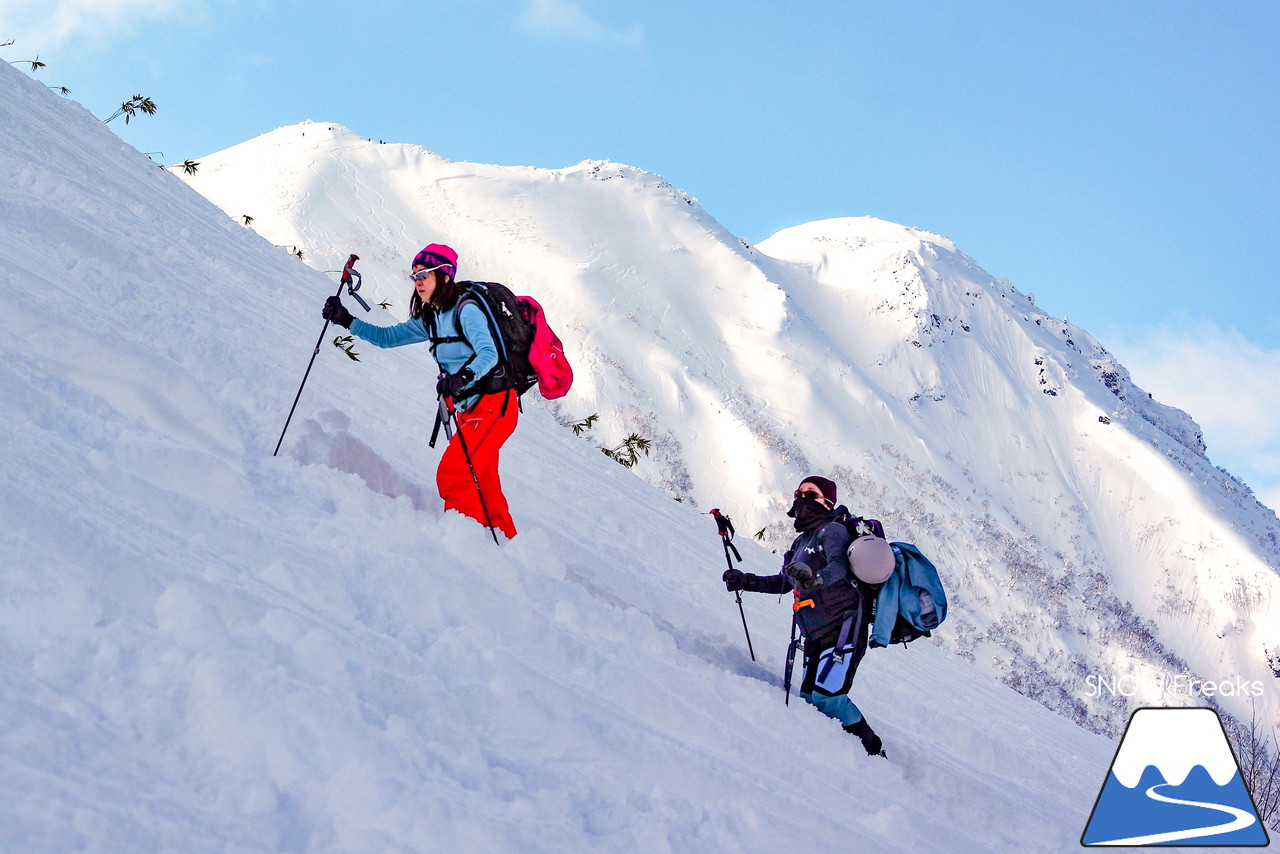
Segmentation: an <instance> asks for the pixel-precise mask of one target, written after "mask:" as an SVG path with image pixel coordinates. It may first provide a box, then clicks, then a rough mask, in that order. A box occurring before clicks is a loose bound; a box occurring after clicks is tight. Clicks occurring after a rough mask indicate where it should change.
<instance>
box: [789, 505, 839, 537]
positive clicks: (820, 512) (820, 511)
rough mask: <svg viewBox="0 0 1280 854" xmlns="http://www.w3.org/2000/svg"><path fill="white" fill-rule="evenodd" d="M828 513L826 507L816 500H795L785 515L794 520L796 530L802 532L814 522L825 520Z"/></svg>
mask: <svg viewBox="0 0 1280 854" xmlns="http://www.w3.org/2000/svg"><path fill="white" fill-rule="evenodd" d="M830 512H831V511H830V510H828V509H827V508H826V505H824V504H823V503H822V502H820V501H819V500H818V499H816V498H797V499H796V500H795V503H794V504H792V505H791V510H790V511H789V512H788V513H787V515H788V516H792V517H794V518H795V520H796V530H797V531H803V530H805V529H806V528H808V527H810V526H811V525H813V523H814V522H817V521H820V520H822V519H825V518H826V517H827V514H829V513H830Z"/></svg>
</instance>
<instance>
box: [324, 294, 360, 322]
mask: <svg viewBox="0 0 1280 854" xmlns="http://www.w3.org/2000/svg"><path fill="white" fill-rule="evenodd" d="M320 316H321V317H323V318H324V319H325V320H328V321H330V322H331V323H336V324H338V325H339V326H341V327H343V328H344V329H350V328H351V321H352V320H353V319H354V318H352V317H351V312H349V311H347V307H346V306H344V305H343V304H342V300H340V299H338V298H337V297H336V296H334V297H329V298H328V299H327V300H325V301H324V310H323V311H321V312H320Z"/></svg>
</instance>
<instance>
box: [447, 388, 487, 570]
mask: <svg viewBox="0 0 1280 854" xmlns="http://www.w3.org/2000/svg"><path fill="white" fill-rule="evenodd" d="M441 400H442V401H443V403H444V406H445V408H446V409H447V410H448V412H449V415H450V416H452V417H453V424H454V435H455V436H457V437H458V446H459V447H461V448H462V456H463V457H464V458H465V459H466V461H467V468H469V469H471V482H472V483H474V484H475V485H476V495H477V496H479V498H480V509H481V510H483V511H484V523H485V525H486V526H487V527H488V528H489V533H490V534H492V535H493V542H494V545H502V544H501V543H499V542H498V532H497V531H496V530H494V527H493V517H492V516H490V515H489V505H488V504H486V503H485V500H484V490H483V489H481V488H480V478H478V477H476V467H475V466H474V465H472V463H471V452H470V451H468V450H467V440H466V439H464V438H463V436H462V421H461V420H460V419H459V418H458V410H457V409H455V408H454V406H453V398H451V397H448V396H445V397H442V398H441Z"/></svg>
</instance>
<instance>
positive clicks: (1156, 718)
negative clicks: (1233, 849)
mask: <svg viewBox="0 0 1280 854" xmlns="http://www.w3.org/2000/svg"><path fill="white" fill-rule="evenodd" d="M1269 843H1270V839H1269V837H1268V836H1267V830H1266V828H1265V827H1264V826H1263V824H1262V821H1261V820H1260V819H1259V818H1258V808H1257V806H1256V805H1255V804H1254V802H1253V796H1252V795H1251V794H1250V793H1249V789H1248V787H1247V786H1246V785H1245V783H1244V779H1243V777H1242V776H1241V774H1240V764H1239V763H1238V762H1237V761H1236V757H1235V754H1234V753H1233V752H1232V750H1231V744H1230V743H1229V742H1228V741H1227V734H1226V732H1225V731H1224V730H1223V728H1222V720H1221V719H1220V718H1219V717H1218V713H1217V712H1216V711H1214V710H1213V709H1163V708H1160V709H1157V708H1147V709H1138V710H1137V711H1136V712H1134V713H1133V717H1131V718H1129V725H1128V726H1127V727H1126V728H1125V731H1124V737H1123V738H1122V739H1121V740H1120V747H1119V749H1117V750H1116V755H1115V758H1114V759H1112V760H1111V769H1110V771H1109V772H1108V773H1107V778H1106V781H1105V782H1104V783H1103V784H1102V790H1101V791H1100V792H1099V793H1098V800H1097V802H1096V803H1094V806H1093V813H1092V815H1090V816H1089V823H1088V825H1087V826H1086V827H1085V830H1084V834H1083V835H1082V836H1081V837H1080V844H1081V845H1084V846H1086V847H1094V846H1112V845H1134V846H1139V845H1178V846H1188V847H1210V846H1215V847H1216V846H1223V845H1231V846H1238V847H1254V846H1256V847H1263V846H1265V845H1267V844H1269Z"/></svg>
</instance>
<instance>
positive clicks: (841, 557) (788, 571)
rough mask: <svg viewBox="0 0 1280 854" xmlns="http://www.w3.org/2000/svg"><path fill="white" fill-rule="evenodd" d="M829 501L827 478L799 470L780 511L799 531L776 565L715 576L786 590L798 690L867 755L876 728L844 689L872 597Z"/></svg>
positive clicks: (831, 487) (762, 589)
mask: <svg viewBox="0 0 1280 854" xmlns="http://www.w3.org/2000/svg"><path fill="white" fill-rule="evenodd" d="M835 504H836V485H835V483H833V482H832V481H830V480H828V479H827V478H825V477H806V478H805V479H804V480H803V481H801V482H800V486H799V487H798V488H797V489H796V491H795V502H794V503H793V504H792V505H791V509H790V510H789V511H788V512H787V515H788V516H790V517H792V518H793V519H795V520H796V521H795V528H796V530H797V531H799V532H800V534H799V536H797V537H796V538H795V541H794V542H792V543H791V548H790V549H788V550H787V553H786V555H785V556H784V557H783V559H782V571H781V572H780V573H778V574H777V575H766V576H758V575H753V574H751V573H744V572H742V571H741V570H737V569H729V570H726V571H725V573H724V576H723V581H724V584H725V587H727V588H728V589H729V590H731V591H733V590H746V591H749V592H754V593H772V594H775V595H776V594H781V593H788V592H792V591H794V593H795V605H794V609H795V619H796V625H797V626H798V627H799V629H800V633H801V635H802V637H803V638H804V676H803V677H802V678H801V680H800V696H801V697H803V698H804V699H805V700H806V701H808V702H809V703H811V704H813V705H814V706H816V707H817V708H818V710H819V711H821V712H822V713H823V714H825V715H827V716H828V717H832V718H835V719H836V720H838V721H839V722H840V723H841V725H842V726H843V727H844V729H845V732H849V733H852V734H853V735H856V736H857V737H858V738H859V739H860V740H861V741H862V746H863V747H864V748H865V749H866V751H867V753H868V755H872V756H883V755H884V746H883V744H882V743H881V741H880V736H878V735H876V734H875V731H874V730H872V729H871V725H870V724H868V723H867V719H866V718H865V717H864V716H863V714H862V711H861V710H860V709H859V708H858V707H857V705H855V704H854V702H853V700H851V699H849V696H848V693H849V688H850V687H851V686H852V685H853V676H854V673H855V672H857V669H858V663H859V662H860V661H862V656H863V654H865V653H866V651H867V630H868V627H869V625H870V622H871V608H872V606H873V605H874V602H875V598H874V594H872V593H871V592H870V589H869V588H867V587H865V586H864V585H863V584H862V582H860V581H858V580H857V578H855V577H854V575H853V572H852V570H851V569H850V567H849V558H848V555H847V551H848V548H849V541H850V534H849V529H848V528H846V527H845V525H844V523H843V522H841V521H839V519H838V517H840V516H841V515H842V514H846V513H847V511H846V510H845V508H843V507H836V506H835Z"/></svg>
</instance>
